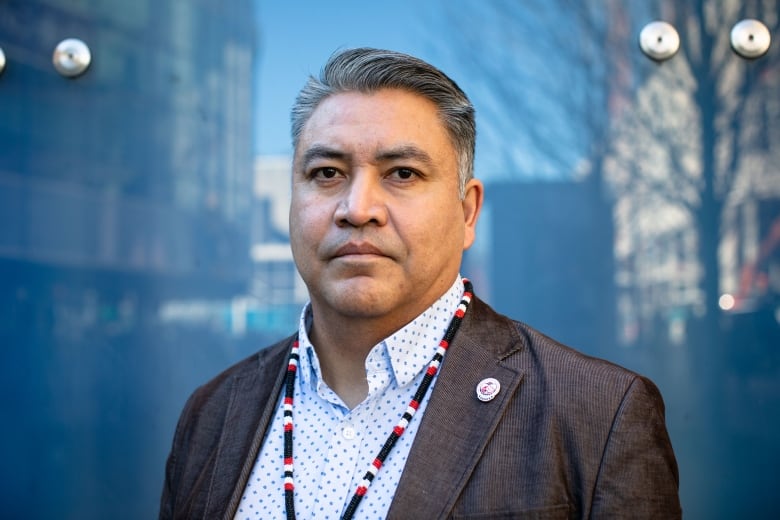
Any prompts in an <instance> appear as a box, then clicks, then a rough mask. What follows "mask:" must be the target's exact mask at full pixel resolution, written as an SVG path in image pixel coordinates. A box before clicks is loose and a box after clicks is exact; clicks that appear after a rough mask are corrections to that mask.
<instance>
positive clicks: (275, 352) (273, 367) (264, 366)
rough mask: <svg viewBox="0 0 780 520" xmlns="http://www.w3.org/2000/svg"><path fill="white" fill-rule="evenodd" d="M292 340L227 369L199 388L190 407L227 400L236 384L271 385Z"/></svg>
mask: <svg viewBox="0 0 780 520" xmlns="http://www.w3.org/2000/svg"><path fill="white" fill-rule="evenodd" d="M292 340H293V336H290V337H288V338H285V339H283V340H281V341H278V342H276V343H274V344H272V345H270V346H268V347H265V348H263V349H261V350H259V351H258V352H255V353H254V354H252V355H251V356H248V357H246V358H244V359H242V360H241V361H238V362H237V363H235V364H233V365H231V366H230V367H228V368H226V369H225V370H223V371H222V372H220V373H219V374H217V375H216V376H214V377H213V378H212V379H210V380H209V381H208V382H206V383H205V384H203V385H201V386H200V387H198V388H197V389H196V390H195V391H194V392H193V394H192V396H191V397H190V402H191V403H190V404H197V403H199V404H200V405H203V404H205V403H206V402H213V401H223V400H225V399H228V398H229V395H230V393H231V391H232V389H233V388H234V387H235V385H237V384H239V385H240V384H242V383H244V382H246V386H248V387H257V386H258V383H261V384H260V386H266V385H272V384H273V383H274V382H275V380H276V378H277V375H278V374H279V373H280V372H281V370H282V368H283V366H284V364H285V361H286V360H287V355H288V352H289V349H290V345H291V344H292Z"/></svg>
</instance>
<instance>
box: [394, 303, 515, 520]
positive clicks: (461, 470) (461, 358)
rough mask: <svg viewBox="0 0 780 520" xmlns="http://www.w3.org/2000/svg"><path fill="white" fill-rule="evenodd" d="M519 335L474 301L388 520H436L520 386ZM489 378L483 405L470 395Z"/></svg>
mask: <svg viewBox="0 0 780 520" xmlns="http://www.w3.org/2000/svg"><path fill="white" fill-rule="evenodd" d="M523 345H524V343H523V342H522V339H521V335H520V334H519V333H518V332H517V330H516V328H515V327H513V326H512V324H511V321H510V320H509V319H508V318H505V317H503V316H500V315H498V314H496V313H495V312H493V311H492V310H491V309H490V308H489V307H488V306H487V305H485V304H484V303H483V302H481V301H480V300H478V299H476V298H475V299H474V301H473V302H472V303H471V306H470V308H469V310H468V311H467V313H466V318H465V319H464V320H463V323H462V325H461V330H460V331H459V332H458V334H457V335H456V337H455V340H454V341H453V344H452V345H451V346H450V348H449V350H448V352H447V355H446V356H445V358H444V362H443V363H442V368H441V372H440V373H439V376H438V379H437V381H436V385H435V386H434V388H433V393H432V394H431V398H430V401H429V403H428V406H427V408H426V410H425V415H424V416H423V418H422V422H421V423H420V429H419V430H418V432H417V436H416V437H415V441H414V444H413V445H412V449H411V452H410V454H409V458H408V459H407V461H406V466H405V468H404V472H403V474H402V475H401V481H400V482H399V484H398V489H397V490H396V494H395V498H394V500H393V503H392V504H391V506H390V511H389V512H388V518H440V517H445V516H447V514H448V513H450V512H451V509H452V507H453V506H454V504H455V501H456V500H457V498H458V496H459V495H460V493H461V490H462V489H463V487H464V486H465V485H466V482H467V481H468V479H469V477H470V475H471V473H472V471H473V470H474V468H475V467H476V465H477V462H478V461H479V458H480V456H481V454H482V452H483V450H484V448H485V445H486V444H487V442H488V440H489V439H490V437H491V436H492V434H493V432H494V430H495V429H496V426H497V425H498V423H499V420H500V419H501V417H502V415H503V413H504V410H505V409H506V407H507V405H508V404H509V402H510V401H511V400H512V397H513V396H514V394H515V392H516V391H517V389H518V387H519V386H520V382H521V380H522V378H523V374H524V372H523V370H522V369H521V367H520V366H519V356H517V354H518V353H519V352H521V351H522V350H523V348H524V347H523ZM489 377H492V378H495V379H497V380H498V381H499V383H500V385H501V389H500V391H499V393H498V395H497V396H496V397H495V398H494V399H493V400H491V401H488V402H482V401H480V400H479V399H477V395H476V387H477V385H478V383H479V382H480V381H482V380H483V379H485V378H489Z"/></svg>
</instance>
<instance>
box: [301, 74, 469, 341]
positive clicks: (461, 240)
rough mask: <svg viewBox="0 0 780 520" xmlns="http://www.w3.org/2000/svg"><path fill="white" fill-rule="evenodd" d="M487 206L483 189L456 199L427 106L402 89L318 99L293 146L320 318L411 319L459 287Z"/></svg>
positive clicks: (445, 149) (304, 248)
mask: <svg viewBox="0 0 780 520" xmlns="http://www.w3.org/2000/svg"><path fill="white" fill-rule="evenodd" d="M481 203H482V185H481V184H480V183H479V181H476V180H472V181H470V182H469V184H468V186H467V194H466V197H465V199H464V200H460V199H459V196H458V170H457V157H456V154H455V149H454V148H453V146H452V144H451V142H450V139H449V136H448V134H447V131H446V130H445V128H444V126H443V125H442V123H441V121H440V119H439V116H438V114H437V111H436V106H435V105H434V104H433V103H432V102H431V101H429V100H427V99H425V98H424V97H421V96H419V95H416V94H411V93H409V92H406V91H403V90H396V89H386V90H381V91H379V92H376V93H373V94H361V93H356V92H350V93H342V94H336V95H333V96H330V97H328V98H326V99H325V100H323V101H322V102H321V103H320V105H319V106H318V107H317V109H316V110H315V111H314V113H313V114H312V116H311V118H310V119H309V120H308V121H307V122H306V124H305V126H304V127H303V131H302V132H301V136H300V139H299V141H298V146H297V148H296V151H295V158H294V162H293V181H292V204H291V208H290V240H291V245H292V250H293V255H294V257H295V262H296V264H297V266H298V270H299V271H300V273H301V276H302V277H303V280H304V281H305V282H306V285H307V286H308V288H309V294H310V297H311V300H312V306H313V309H314V312H315V317H316V316H317V314H318V313H319V314H320V315H321V316H323V317H324V316H336V315H338V316H340V317H348V318H356V319H366V318H367V319H378V320H384V322H386V324H387V325H392V326H397V327H401V326H403V325H404V324H406V323H408V322H409V321H411V320H412V319H414V317H416V316H417V315H418V314H419V313H421V312H422V311H423V310H425V309H426V308H427V307H428V306H430V305H431V304H432V303H433V302H434V301H435V300H436V299H437V298H438V297H439V296H441V295H442V294H443V293H444V292H445V291H446V290H447V289H448V288H449V286H450V285H451V284H452V282H453V281H454V280H455V277H456V276H457V273H458V270H459V268H460V262H461V257H462V253H463V250H464V249H466V248H468V247H469V246H470V245H471V244H472V242H473V240H474V227H475V225H476V220H477V216H478V213H479V208H480V206H481ZM333 313H335V314H333Z"/></svg>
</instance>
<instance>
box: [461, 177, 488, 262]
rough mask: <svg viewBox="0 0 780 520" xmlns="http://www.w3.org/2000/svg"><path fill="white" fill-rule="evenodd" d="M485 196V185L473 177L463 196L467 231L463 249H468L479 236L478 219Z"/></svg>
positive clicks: (467, 184)
mask: <svg viewBox="0 0 780 520" xmlns="http://www.w3.org/2000/svg"><path fill="white" fill-rule="evenodd" d="M484 196H485V187H484V186H483V185H482V181H480V180H478V179H471V180H469V182H467V183H466V190H465V196H464V197H463V201H462V204H463V218H464V224H465V227H466V232H465V233H464V235H463V249H464V250H466V249H468V248H469V247H471V244H473V243H474V239H476V237H477V219H478V218H479V212H480V211H481V210H482V202H483V200H484Z"/></svg>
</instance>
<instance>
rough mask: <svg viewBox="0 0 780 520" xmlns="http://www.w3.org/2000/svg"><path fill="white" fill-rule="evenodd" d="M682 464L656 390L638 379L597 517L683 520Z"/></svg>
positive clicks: (626, 404) (619, 426)
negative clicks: (674, 448) (680, 464)
mask: <svg viewBox="0 0 780 520" xmlns="http://www.w3.org/2000/svg"><path fill="white" fill-rule="evenodd" d="M678 488H679V475H678V470H677V462H676V460H675V457H674V452H673V451H672V445H671V442H670V440H669V435H668V433H667V431H666V424H665V418H664V403H663V400H662V398H661V394H660V392H659V391H658V389H657V388H656V386H655V385H654V384H653V383H652V382H651V381H650V380H649V379H646V378H643V377H641V376H637V377H636V378H635V379H634V380H633V382H632V383H631V384H630V385H629V387H628V390H627V391H626V393H625V395H624V396H623V399H622V401H621V403H620V406H619V407H618V410H617V413H616V415H615V419H614V422H613V424H612V428H611V430H610V434H609V437H608V439H607V443H606V446H605V449H604V453H603V457H602V460H601V465H600V467H599V471H598V477H597V479H596V487H595V490H594V496H593V502H592V511H591V517H592V518H610V519H611V518H632V519H644V518H646V519H656V518H665V519H666V518H671V519H674V518H681V516H682V512H681V508H680V501H679V495H678Z"/></svg>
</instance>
